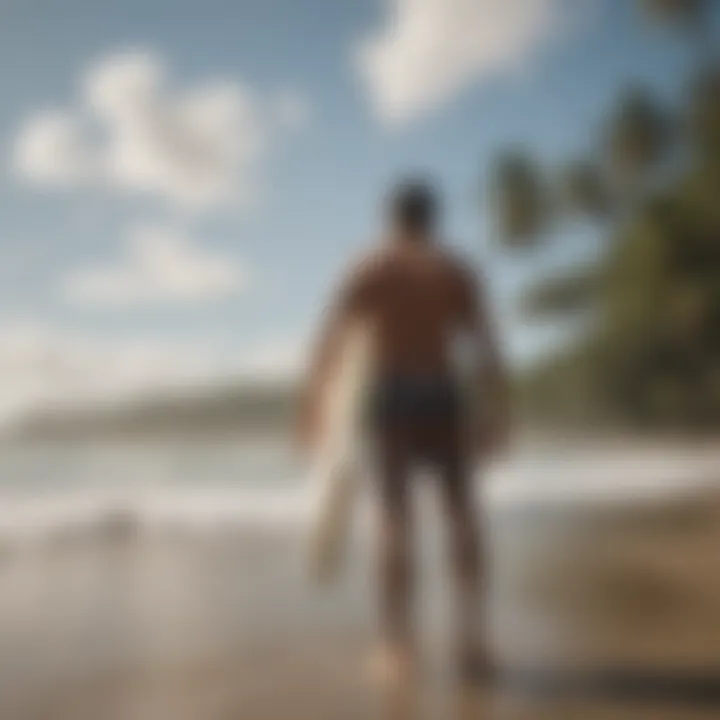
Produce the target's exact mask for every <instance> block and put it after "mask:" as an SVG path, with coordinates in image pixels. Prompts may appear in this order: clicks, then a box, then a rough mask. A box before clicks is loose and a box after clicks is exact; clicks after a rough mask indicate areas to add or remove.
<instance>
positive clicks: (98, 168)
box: [14, 51, 307, 209]
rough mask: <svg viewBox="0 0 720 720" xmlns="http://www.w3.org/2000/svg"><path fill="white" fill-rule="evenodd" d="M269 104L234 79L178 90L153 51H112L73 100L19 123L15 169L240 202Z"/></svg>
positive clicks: (181, 199)
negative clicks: (64, 107)
mask: <svg viewBox="0 0 720 720" xmlns="http://www.w3.org/2000/svg"><path fill="white" fill-rule="evenodd" d="M288 97H290V96H288ZM293 97H294V98H295V100H293V104H292V105H286V107H285V113H286V115H294V116H295V120H297V118H298V116H299V115H301V114H302V113H304V112H305V111H304V110H303V109H302V106H303V103H304V104H305V106H307V101H306V100H304V99H302V96H300V95H299V94H295V95H294V96H293ZM274 111H275V107H274V102H273V100H272V99H271V98H267V99H266V98H263V97H260V96H258V95H256V94H255V93H254V92H253V91H252V90H251V89H250V88H249V87H247V86H246V85H244V84H242V83H239V82H234V81H230V80H211V81H208V82H204V83H203V84H200V85H198V86H195V87H189V88H181V89H177V88H176V87H175V86H174V85H171V83H170V82H169V81H168V78H167V74H166V71H165V67H164V65H163V63H162V62H161V60H160V59H159V58H158V57H157V56H156V55H154V54H153V53H150V52H139V51H138V52H126V53H122V54H118V55H112V56H110V57H107V58H105V59H103V60H102V61H100V62H98V63H97V64H95V65H93V66H92V67H91V68H90V69H89V71H88V72H87V73H86V75H85V77H84V79H83V81H82V83H81V94H80V102H79V103H78V104H77V107H75V108H74V109H71V110H62V111H50V112H45V113H41V114H40V115H38V116H37V117H34V118H30V119H29V120H28V121H27V122H26V123H25V125H24V126H23V127H22V128H21V129H20V131H19V133H18V136H17V138H16V142H15V147H14V157H15V167H16V169H17V171H18V172H19V173H20V175H21V176H22V177H24V178H25V179H27V180H30V181H34V182H38V183H46V184H52V185H71V184H72V185H81V184H85V185H90V184H101V185H105V186H107V187H111V188H114V189H116V190H120V191H130V192H141V193H146V194H150V195H153V196H156V197H161V198H164V199H166V200H169V201H171V202H174V203H177V204H180V205H182V206H186V207H190V208H194V209H203V208H208V207H213V206H217V205H221V204H243V203H247V202H248V201H249V200H252V197H253V195H254V193H255V191H256V185H257V183H258V172H259V168H258V161H259V160H260V159H261V157H262V156H263V154H264V152H265V151H266V149H267V147H268V145H269V143H270V142H271V141H272V140H273V139H275V136H274V135H273V133H274V132H275V131H276V130H278V129H279V127H280V125H281V124H279V123H276V124H273V122H272V121H273V119H274V117H273V113H274ZM290 124H292V125H293V127H294V126H297V125H298V124H299V123H298V122H295V123H290ZM285 125H286V128H285V129H290V128H289V127H287V126H288V125H289V124H288V123H285Z"/></svg>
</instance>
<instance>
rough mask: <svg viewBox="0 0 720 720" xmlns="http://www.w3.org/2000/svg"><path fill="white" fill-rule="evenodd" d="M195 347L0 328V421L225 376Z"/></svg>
mask: <svg viewBox="0 0 720 720" xmlns="http://www.w3.org/2000/svg"><path fill="white" fill-rule="evenodd" d="M201 347H203V346H201V345H199V344H197V343H195V344H190V343H171V342H161V341H157V340H150V339H143V338H134V339H117V338H116V339H101V338H98V337H92V336H88V335H83V334H78V333H74V332H71V331H67V330H61V329H58V328H55V327H53V326H51V325H48V324H47V323H43V322H40V321H36V320H32V319H30V320H28V319H5V320H3V321H2V322H0V374H2V377H3V385H2V388H1V389H0V422H2V421H5V420H8V419H11V418H12V417H14V416H16V415H17V414H18V413H22V412H24V411H27V410H28V409H31V408H33V407H47V406H49V405H72V404H78V403H88V402H89V403H92V402H103V401H114V400H119V399H127V398H130V397H133V396H139V395H143V394H147V393H150V392H158V391H162V390H163V389H168V390H171V389H174V388H178V387H184V386H188V385H192V384H195V383H198V382H202V381H204V380H205V379H206V378H208V377H215V378H218V377H222V376H223V374H225V375H227V374H229V373H228V369H227V367H225V366H224V365H223V364H222V363H221V362H220V360H219V358H218V356H217V355H216V354H213V353H212V352H211V351H205V350H204V349H200V348H201Z"/></svg>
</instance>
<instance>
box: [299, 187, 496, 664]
mask: <svg viewBox="0 0 720 720" xmlns="http://www.w3.org/2000/svg"><path fill="white" fill-rule="evenodd" d="M437 205H438V203H437V199H436V197H435V193H434V192H433V189H432V187H431V186H429V185H428V184H425V183H423V182H417V181H413V182H406V183H403V184H401V185H400V186H398V187H397V188H396V189H395V191H394V192H393V193H392V195H391V198H390V202H389V204H388V208H387V211H388V232H387V235H386V237H385V238H384V239H383V241H382V242H381V243H380V244H379V245H378V246H377V247H376V248H374V249H373V250H371V251H370V252H369V253H368V254H367V255H366V256H365V257H364V258H363V259H362V260H361V261H360V262H359V263H357V264H355V265H354V266H353V267H352V268H351V271H350V272H349V273H348V275H347V276H346V277H345V279H344V281H343V282H342V283H341V285H340V287H339V289H338V291H337V293H336V297H335V298H334V301H333V303H332V304H331V306H330V310H329V313H328V317H327V318H326V321H325V323H324V328H323V331H322V333H321V336H320V340H319V343H318V347H317V350H316V352H315V354H314V359H313V363H312V365H311V373H310V380H309V384H308V392H307V394H306V398H305V402H304V405H303V408H302V413H301V426H300V431H301V440H302V442H303V443H304V445H305V446H306V447H309V448H312V447H314V446H315V444H316V443H317V441H318V435H319V427H320V417H319V415H320V411H321V406H322V403H321V399H320V397H321V393H322V389H323V387H324V385H325V383H326V381H327V380H328V378H329V375H330V373H332V371H333V363H334V361H335V359H336V357H337V353H338V349H339V345H340V343H341V342H342V335H343V331H344V330H345V329H347V328H348V327H349V326H350V325H351V324H352V323H354V322H355V321H365V322H366V323H367V324H368V325H369V327H371V329H372V332H373V342H374V351H375V357H374V370H375V377H374V380H373V389H372V392H371V393H370V397H369V399H368V400H369V402H368V410H369V422H370V423H371V425H370V430H371V439H372V449H373V451H374V460H375V464H376V468H377V475H378V478H377V486H378V492H379V497H380V503H379V505H380V515H381V522H380V537H379V543H378V549H379V558H378V560H379V562H378V566H379V571H380V573H379V574H380V590H381V592H380V596H381V597H380V622H381V653H380V659H381V663H380V665H381V670H382V672H383V674H384V675H391V676H393V677H396V678H397V677H403V676H406V675H407V674H408V672H409V671H410V670H411V669H412V667H413V665H414V661H415V652H414V633H413V627H412V613H411V595H412V585H413V562H412V553H411V532H410V531H411V517H410V511H409V510H410V508H409V497H408V495H409V489H410V485H409V483H410V474H411V471H412V470H414V469H415V468H416V467H417V466H421V465H429V466H430V467H432V468H433V469H435V470H437V472H438V474H439V476H440V479H439V484H440V489H441V494H442V497H443V505H444V509H445V512H446V516H447V520H448V525H449V531H450V544H451V553H452V569H453V579H454V583H455V590H456V597H457V601H458V612H457V659H458V663H459V669H460V671H461V672H462V673H463V674H465V675H471V674H472V675H474V674H476V673H477V672H482V671H484V670H486V669H489V662H488V658H487V655H486V649H485V645H484V640H485V638H484V637H483V634H482V628H481V627H480V626H481V623H480V621H479V618H480V616H481V614H482V613H481V608H480V606H479V602H478V601H479V593H480V591H481V589H482V582H481V580H482V559H481V555H482V553H481V547H480V545H481V543H480V535H479V527H478V525H479V523H478V518H476V516H475V512H474V509H473V503H472V497H471V496H472V492H471V484H472V474H473V473H472V470H473V467H472V466H473V464H474V461H475V460H477V459H478V458H480V459H482V458H484V457H487V454H488V453H490V452H492V451H494V450H497V449H499V447H500V446H501V445H502V444H504V443H505V441H506V438H507V426H508V421H507V415H508V414H507V405H508V399H507V398H508V393H507V389H506V381H505V373H504V369H503V366H502V363H501V361H500V358H499V354H498V351H497V346H496V344H495V341H494V338H493V335H492V332H491V328H490V323H489V320H488V317H487V313H486V307H485V302H484V300H483V297H482V293H481V292H480V288H479V287H478V282H477V280H476V278H475V276H474V274H473V273H472V271H471V270H470V268H469V267H468V266H466V265H465V264H463V263H462V262H460V261H459V260H457V259H456V258H455V257H453V255H452V254H451V253H450V252H449V251H448V250H446V249H444V248H443V247H441V245H440V242H439V238H438V228H437V225H438V214H439V213H438V206H437ZM461 338H464V339H465V345H466V346H467V344H468V340H470V344H471V347H472V348H474V350H475V351H476V352H475V354H474V355H475V357H476V358H479V360H478V362H477V372H478V382H479V383H480V384H481V385H480V387H481V388H482V390H483V396H484V397H487V398H488V399H489V398H490V397H491V395H492V396H493V397H494V403H493V405H494V407H493V417H492V418H489V420H490V422H484V423H482V425H478V424H475V425H472V426H471V425H470V424H469V423H467V422H465V421H464V420H466V419H467V414H466V413H464V412H463V406H462V402H461V398H460V396H459V388H458V383H457V373H456V372H455V368H454V367H453V362H454V360H453V353H454V349H455V347H456V345H457V343H458V340H459V339H461ZM491 391H492V392H491ZM471 427H472V428H473V430H472V432H470V428H471Z"/></svg>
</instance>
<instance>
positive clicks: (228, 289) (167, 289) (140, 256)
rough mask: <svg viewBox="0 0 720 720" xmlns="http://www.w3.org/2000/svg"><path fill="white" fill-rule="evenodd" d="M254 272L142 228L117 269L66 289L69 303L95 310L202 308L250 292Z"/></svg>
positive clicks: (98, 269) (106, 268)
mask: <svg viewBox="0 0 720 720" xmlns="http://www.w3.org/2000/svg"><path fill="white" fill-rule="evenodd" d="M249 283H250V276H249V271H248V270H247V268H245V267H244V266H243V265H242V264H241V263H240V262H238V261H237V260H236V259H235V258H231V257H229V256H228V257H226V256H222V255H217V254H212V253H209V252H207V251H206V250H204V249H202V248H200V247H199V246H198V245H197V244H196V243H193V242H192V241H191V240H190V239H189V238H187V237H185V236H183V235H182V234H179V233H177V232H174V231H172V230H169V229H167V228H162V227H153V226H148V227H140V228H137V229H136V230H134V231H133V232H131V233H130V234H129V236H128V238H127V242H126V255H125V256H124V257H123V258H121V259H120V260H119V261H118V262H116V263H115V264H112V265H100V266H95V267H87V268H84V269H80V270H78V271H76V272H75V273H73V274H71V275H70V277H68V278H67V279H66V280H65V282H64V284H63V294H64V296H65V297H66V299H67V300H69V301H71V302H73V303H76V304H80V305H83V306H86V307H91V308H101V307H115V308H127V307H133V306H145V305H148V304H170V303H197V302H206V301H212V300H218V299H222V298H225V297H228V296H229V295H233V294H236V293H239V292H243V291H246V290H247V289H248V286H249Z"/></svg>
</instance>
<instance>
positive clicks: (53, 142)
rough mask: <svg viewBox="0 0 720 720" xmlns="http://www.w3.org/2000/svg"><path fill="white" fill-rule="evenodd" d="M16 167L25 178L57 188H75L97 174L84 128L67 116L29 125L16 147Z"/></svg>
mask: <svg viewBox="0 0 720 720" xmlns="http://www.w3.org/2000/svg"><path fill="white" fill-rule="evenodd" d="M15 165H16V167H17V169H18V171H19V172H20V173H22V174H23V175H24V176H25V177H30V178H33V179H34V180H37V181H38V182H42V183H49V184H53V185H74V184H76V183H79V182H85V181H87V180H88V179H90V178H91V177H92V176H93V175H94V174H95V168H94V167H93V159H92V157H91V154H90V153H89V152H88V148H87V147H86V146H85V139H84V137H83V129H82V127H81V124H80V123H79V122H78V121H77V119H76V118H74V117H73V116H72V115H70V114H68V113H63V112H45V113H41V114H40V115H38V116H37V117H35V118H32V119H31V120H30V121H28V123H27V124H26V125H25V127H24V128H23V131H22V133H21V134H20V136H19V137H18V139H17V142H16V145H15Z"/></svg>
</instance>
